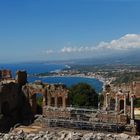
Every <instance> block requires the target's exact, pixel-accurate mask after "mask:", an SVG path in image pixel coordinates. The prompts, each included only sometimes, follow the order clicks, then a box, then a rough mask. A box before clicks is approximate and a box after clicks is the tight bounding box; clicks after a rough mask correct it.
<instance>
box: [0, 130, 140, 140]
mask: <svg viewBox="0 0 140 140" xmlns="http://www.w3.org/2000/svg"><path fill="white" fill-rule="evenodd" d="M0 140H140V136H129V135H127V134H124V133H121V134H105V133H90V132H89V133H85V134H83V133H81V132H74V131H73V132H72V131H66V130H63V131H60V132H52V131H50V132H49V131H45V132H43V131H40V132H38V133H25V132H23V131H22V130H20V131H18V132H9V133H7V134H4V133H0Z"/></svg>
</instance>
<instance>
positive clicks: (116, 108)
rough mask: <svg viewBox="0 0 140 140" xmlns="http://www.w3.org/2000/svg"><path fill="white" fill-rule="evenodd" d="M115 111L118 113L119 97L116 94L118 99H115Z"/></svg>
mask: <svg viewBox="0 0 140 140" xmlns="http://www.w3.org/2000/svg"><path fill="white" fill-rule="evenodd" d="M115 111H116V112H118V95H117V94H116V99H115Z"/></svg>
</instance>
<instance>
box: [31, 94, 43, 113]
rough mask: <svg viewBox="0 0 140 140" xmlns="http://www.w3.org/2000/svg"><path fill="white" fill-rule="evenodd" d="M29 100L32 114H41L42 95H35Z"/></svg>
mask: <svg viewBox="0 0 140 140" xmlns="http://www.w3.org/2000/svg"><path fill="white" fill-rule="evenodd" d="M30 100H31V101H30V104H31V108H32V112H33V114H42V103H43V95H42V94H41V93H35V94H33V95H32V96H31V98H30Z"/></svg>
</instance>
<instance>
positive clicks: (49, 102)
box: [47, 95, 51, 107]
mask: <svg viewBox="0 0 140 140" xmlns="http://www.w3.org/2000/svg"><path fill="white" fill-rule="evenodd" d="M47 106H48V107H49V106H51V97H50V95H48V97H47Z"/></svg>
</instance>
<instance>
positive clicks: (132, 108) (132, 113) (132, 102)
mask: <svg viewBox="0 0 140 140" xmlns="http://www.w3.org/2000/svg"><path fill="white" fill-rule="evenodd" d="M131 120H134V97H133V95H132V96H131Z"/></svg>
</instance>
